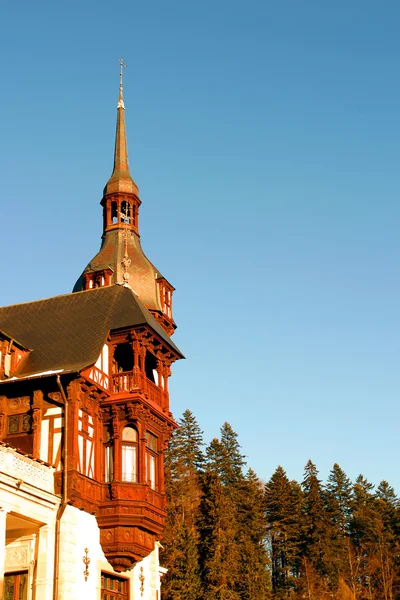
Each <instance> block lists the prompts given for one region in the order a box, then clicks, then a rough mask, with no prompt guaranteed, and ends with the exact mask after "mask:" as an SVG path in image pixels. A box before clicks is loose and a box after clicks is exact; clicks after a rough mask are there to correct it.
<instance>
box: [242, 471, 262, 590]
mask: <svg viewBox="0 0 400 600" xmlns="http://www.w3.org/2000/svg"><path fill="white" fill-rule="evenodd" d="M237 511H238V532H237V543H238V547H239V554H240V556H239V559H240V576H239V580H238V582H237V590H238V592H239V596H240V598H242V599H243V600H263V599H264V598H267V597H268V595H269V590H270V576H269V572H268V570H267V566H268V563H269V560H268V555H267V548H266V533H267V523H266V519H265V509H264V492H263V488H262V484H261V482H260V480H259V479H258V477H257V475H256V474H255V473H254V471H253V470H252V469H249V470H248V472H247V474H246V476H245V478H244V479H243V480H242V482H241V486H240V489H239V494H238V501H237Z"/></svg>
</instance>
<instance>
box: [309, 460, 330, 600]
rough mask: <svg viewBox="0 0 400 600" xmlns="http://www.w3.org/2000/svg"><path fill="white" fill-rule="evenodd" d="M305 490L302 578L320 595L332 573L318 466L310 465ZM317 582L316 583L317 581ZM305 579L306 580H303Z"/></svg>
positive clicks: (327, 528)
mask: <svg viewBox="0 0 400 600" xmlns="http://www.w3.org/2000/svg"><path fill="white" fill-rule="evenodd" d="M302 487H303V492H304V496H303V519H304V530H303V540H302V541H303V543H302V546H303V547H302V557H303V569H302V572H303V576H305V578H306V585H307V588H308V590H309V591H310V589H311V588H310V582H312V589H313V594H314V595H318V594H321V593H322V592H323V591H325V590H326V588H327V585H328V582H329V576H330V575H331V573H332V554H331V549H332V544H331V542H332V527H331V525H330V522H329V519H328V517H327V513H326V511H325V496H324V492H323V489H322V487H321V481H320V480H319V479H318V471H317V469H316V467H315V465H314V464H313V463H312V462H311V460H309V461H308V463H307V465H306V467H305V476H304V480H303V483H302ZM316 578H317V579H316ZM303 579H304V577H303Z"/></svg>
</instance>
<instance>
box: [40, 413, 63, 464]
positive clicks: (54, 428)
mask: <svg viewBox="0 0 400 600" xmlns="http://www.w3.org/2000/svg"><path fill="white" fill-rule="evenodd" d="M62 428H63V415H62V408H61V407H59V406H54V407H52V408H48V409H45V412H44V414H43V416H42V422H41V435H40V458H41V460H44V461H45V462H47V463H49V464H50V465H53V466H54V467H55V468H56V469H57V470H59V469H61V441H62Z"/></svg>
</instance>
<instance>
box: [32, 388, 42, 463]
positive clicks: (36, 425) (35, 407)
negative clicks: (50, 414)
mask: <svg viewBox="0 0 400 600" xmlns="http://www.w3.org/2000/svg"><path fill="white" fill-rule="evenodd" d="M42 413H43V392H42V391H41V390H35V391H34V392H33V402H32V433H33V451H32V455H33V458H40V434H41V426H42Z"/></svg>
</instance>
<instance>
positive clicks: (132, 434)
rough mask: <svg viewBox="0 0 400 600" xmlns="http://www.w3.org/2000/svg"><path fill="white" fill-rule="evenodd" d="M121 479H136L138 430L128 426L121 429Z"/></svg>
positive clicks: (134, 480)
mask: <svg viewBox="0 0 400 600" xmlns="http://www.w3.org/2000/svg"><path fill="white" fill-rule="evenodd" d="M122 481H130V482H131V483H137V481H138V432H137V431H136V429H135V428H134V427H130V426H129V427H124V429H123V430H122Z"/></svg>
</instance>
